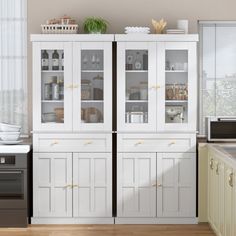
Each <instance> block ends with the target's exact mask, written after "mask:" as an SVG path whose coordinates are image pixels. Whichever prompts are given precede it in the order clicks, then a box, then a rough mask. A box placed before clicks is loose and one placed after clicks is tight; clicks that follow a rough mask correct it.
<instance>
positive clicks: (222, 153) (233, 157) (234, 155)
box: [207, 143, 236, 168]
mask: <svg viewBox="0 0 236 236" xmlns="http://www.w3.org/2000/svg"><path fill="white" fill-rule="evenodd" d="M207 146H208V148H209V149H210V150H212V151H213V152H215V153H216V154H218V155H217V156H218V157H219V158H220V159H221V160H222V161H224V162H226V163H227V164H228V165H230V166H232V167H234V168H236V143H224V144H215V143H214V144H213V143H207ZM224 148H226V149H227V148H232V150H233V151H232V152H229V151H226V150H225V149H224Z"/></svg>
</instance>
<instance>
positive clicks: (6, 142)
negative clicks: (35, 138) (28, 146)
mask: <svg viewBox="0 0 236 236" xmlns="http://www.w3.org/2000/svg"><path fill="white" fill-rule="evenodd" d="M22 142H23V140H17V141H0V144H4V145H16V144H19V143H22Z"/></svg>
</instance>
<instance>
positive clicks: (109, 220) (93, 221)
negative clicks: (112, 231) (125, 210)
mask: <svg viewBox="0 0 236 236" xmlns="http://www.w3.org/2000/svg"><path fill="white" fill-rule="evenodd" d="M31 224H114V217H104V218H95V217H94V218H59V217H58V218H56V217H55V218H53V217H52V218H51V217H50V218H49V217H47V218H46V217H45V218H44V217H32V218H31Z"/></svg>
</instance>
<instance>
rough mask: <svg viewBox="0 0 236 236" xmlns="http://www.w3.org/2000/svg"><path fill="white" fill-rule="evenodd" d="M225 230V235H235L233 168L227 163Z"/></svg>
mask: <svg viewBox="0 0 236 236" xmlns="http://www.w3.org/2000/svg"><path fill="white" fill-rule="evenodd" d="M224 194H225V195H224V196H225V199H224V208H225V214H224V216H225V230H224V236H235V235H234V234H233V208H232V206H233V169H232V168H231V167H229V166H227V165H225V188H224Z"/></svg>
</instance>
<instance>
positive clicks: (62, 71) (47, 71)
mask: <svg viewBox="0 0 236 236" xmlns="http://www.w3.org/2000/svg"><path fill="white" fill-rule="evenodd" d="M41 72H42V73H64V70H42V71H41Z"/></svg>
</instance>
